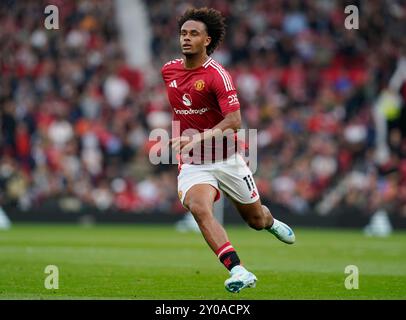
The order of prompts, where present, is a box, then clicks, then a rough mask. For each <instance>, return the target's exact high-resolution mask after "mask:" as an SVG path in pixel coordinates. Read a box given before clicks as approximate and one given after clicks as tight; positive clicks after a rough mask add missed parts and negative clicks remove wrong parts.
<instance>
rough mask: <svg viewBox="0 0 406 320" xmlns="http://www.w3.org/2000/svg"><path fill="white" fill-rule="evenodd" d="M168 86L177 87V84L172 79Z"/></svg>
mask: <svg viewBox="0 0 406 320" xmlns="http://www.w3.org/2000/svg"><path fill="white" fill-rule="evenodd" d="M169 87H170V88H177V87H178V85H177V84H176V80H173V81H172V82H171V83H170V84H169Z"/></svg>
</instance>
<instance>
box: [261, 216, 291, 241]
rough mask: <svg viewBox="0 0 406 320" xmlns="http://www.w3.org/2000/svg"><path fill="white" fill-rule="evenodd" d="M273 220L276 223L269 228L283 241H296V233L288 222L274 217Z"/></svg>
mask: <svg viewBox="0 0 406 320" xmlns="http://www.w3.org/2000/svg"><path fill="white" fill-rule="evenodd" d="M273 221H274V223H273V225H272V227H270V228H269V229H267V230H268V231H269V232H270V233H272V234H273V235H274V236H275V237H276V238H278V239H279V240H280V241H282V242H285V243H287V244H293V243H295V234H294V232H293V230H292V229H291V228H290V227H289V226H288V225H287V224H285V223H283V222H281V221H279V220H276V219H275V218H273Z"/></svg>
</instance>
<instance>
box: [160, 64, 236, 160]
mask: <svg viewBox="0 0 406 320" xmlns="http://www.w3.org/2000/svg"><path fill="white" fill-rule="evenodd" d="M161 72H162V78H163V80H164V82H165V85H166V89H167V94H168V99H169V103H170V105H171V107H172V112H173V120H174V121H179V122H180V134H183V132H184V131H185V130H187V129H195V130H197V131H199V132H203V131H204V130H205V129H211V128H213V127H214V126H215V125H216V124H218V123H219V122H220V121H222V120H223V119H224V117H225V115H226V114H227V113H229V112H233V111H236V110H238V109H240V103H239V101H238V97H237V91H236V90H235V87H234V84H233V81H232V79H231V77H230V75H229V73H228V72H227V71H226V70H225V69H224V68H223V67H222V66H221V65H220V64H219V63H218V62H216V61H215V60H213V59H212V58H210V57H209V58H208V59H207V61H206V62H205V63H204V64H203V65H202V66H200V67H198V68H196V69H186V68H185V66H184V62H183V59H176V60H172V61H170V62H168V63H166V64H165V65H164V66H163V68H162V70H161ZM222 148H223V146H222ZM223 158H225V157H223ZM202 159H203V158H202Z"/></svg>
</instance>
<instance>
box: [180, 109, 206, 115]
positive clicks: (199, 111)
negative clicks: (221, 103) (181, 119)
mask: <svg viewBox="0 0 406 320" xmlns="http://www.w3.org/2000/svg"><path fill="white" fill-rule="evenodd" d="M173 110H174V111H175V113H176V114H182V115H190V114H199V115H202V114H203V113H205V112H206V111H209V108H201V109H176V108H174V109H173Z"/></svg>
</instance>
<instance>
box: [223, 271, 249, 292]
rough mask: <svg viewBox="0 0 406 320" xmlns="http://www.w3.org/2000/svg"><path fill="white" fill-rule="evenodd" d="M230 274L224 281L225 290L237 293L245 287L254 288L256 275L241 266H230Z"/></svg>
mask: <svg viewBox="0 0 406 320" xmlns="http://www.w3.org/2000/svg"><path fill="white" fill-rule="evenodd" d="M230 275H231V277H230V278H228V279H227V280H226V281H225V282H224V285H225V287H226V290H227V291H229V292H232V293H238V292H240V291H241V290H242V289H245V288H255V285H256V282H257V277H256V276H255V275H254V274H253V273H251V272H249V271H248V270H247V269H245V268H244V267H243V266H241V265H239V266H235V267H234V268H232V269H231V271H230Z"/></svg>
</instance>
